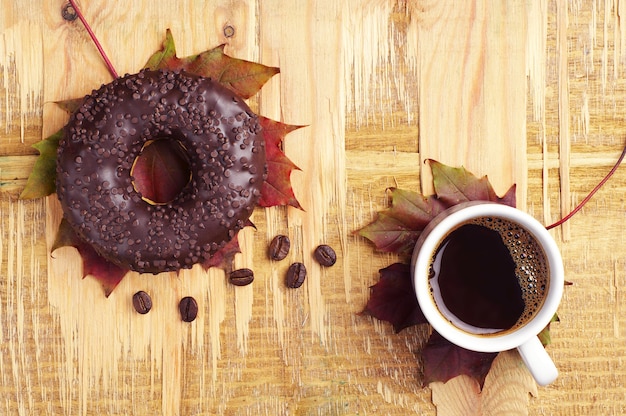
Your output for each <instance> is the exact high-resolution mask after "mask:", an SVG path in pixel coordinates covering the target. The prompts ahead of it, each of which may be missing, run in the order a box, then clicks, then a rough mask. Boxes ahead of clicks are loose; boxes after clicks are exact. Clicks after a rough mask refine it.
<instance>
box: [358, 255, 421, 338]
mask: <svg viewBox="0 0 626 416" xmlns="http://www.w3.org/2000/svg"><path fill="white" fill-rule="evenodd" d="M370 289H371V296H370V299H369V301H368V302H367V305H366V306H365V309H363V311H362V312H361V313H362V314H365V315H370V316H373V317H374V318H377V319H380V320H382V321H387V322H391V324H392V325H393V329H394V330H395V331H396V332H400V331H402V330H403V329H404V328H408V327H410V326H413V325H417V324H425V323H428V321H426V318H425V317H424V314H423V313H422V310H421V309H420V307H419V304H418V303H417V298H416V297H415V295H414V294H413V283H412V282H411V270H410V267H409V265H408V264H404V263H394V264H392V265H390V266H388V267H385V268H384V269H380V280H379V281H378V283H376V284H375V285H374V286H372V287H371V288H370Z"/></svg>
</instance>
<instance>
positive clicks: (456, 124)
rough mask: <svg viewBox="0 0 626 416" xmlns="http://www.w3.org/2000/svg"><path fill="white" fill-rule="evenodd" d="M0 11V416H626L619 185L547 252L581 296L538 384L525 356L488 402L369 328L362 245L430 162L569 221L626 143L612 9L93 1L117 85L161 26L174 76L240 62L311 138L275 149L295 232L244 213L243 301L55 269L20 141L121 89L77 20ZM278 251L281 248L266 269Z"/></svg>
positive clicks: (510, 366) (448, 1)
mask: <svg viewBox="0 0 626 416" xmlns="http://www.w3.org/2000/svg"><path fill="white" fill-rule="evenodd" d="M0 4H1V7H0V75H1V76H0V144H1V145H0V234H1V237H0V318H1V319H0V414H7V415H52V414H54V415H57V414H58V415H102V414H108V415H130V414H134V415H155V414H163V415H179V414H180V415H195V414H228V415H230V414H232V415H334V414H337V415H344V414H346V415H354V414H359V415H364V414H368V415H385V414H390V415H406V414H412V413H414V414H424V415H429V414H432V415H434V414H437V415H459V414H468V415H469V414H496V415H501V414H520V415H521V414H531V415H537V414H549V415H568V416H570V415H621V414H625V413H626V386H625V384H626V366H625V365H624V364H625V363H624V356H625V353H626V344H625V342H624V341H625V335H626V307H622V306H621V304H622V298H623V297H624V290H625V285H626V277H625V272H626V260H625V259H624V253H625V252H626V239H625V237H624V233H623V231H622V229H623V223H624V219H625V214H624V212H625V199H626V187H625V185H624V184H626V169H620V170H618V172H617V174H616V175H615V176H614V177H613V178H612V179H611V181H609V182H608V183H607V184H606V186H605V187H604V188H603V189H602V190H601V191H600V192H599V193H598V194H597V195H596V196H595V197H594V198H593V199H592V200H591V202H590V203H589V204H588V205H587V206H586V207H585V208H584V209H583V210H582V211H581V212H580V213H579V214H578V215H576V216H575V217H574V218H573V219H572V220H571V221H569V222H568V223H566V225H565V226H563V227H559V228H557V229H555V230H554V231H553V235H554V237H555V238H556V240H557V242H558V243H559V245H560V247H561V249H562V254H563V257H564V261H565V270H566V279H567V280H569V281H571V282H573V285H572V286H568V287H567V288H566V291H565V296H564V299H563V303H562V305H561V307H560V309H559V315H560V317H561V322H559V323H557V324H554V325H553V329H552V337H553V344H552V345H551V346H549V347H548V349H549V353H550V354H551V356H552V357H553V358H554V360H555V362H556V364H557V366H558V367H559V369H560V372H561V373H560V377H559V378H558V380H557V381H556V382H555V383H554V384H552V385H550V386H548V387H542V388H538V387H536V386H535V385H534V383H533V382H532V380H530V379H529V375H528V373H527V372H526V370H525V369H524V367H523V365H522V364H521V362H520V359H519V357H518V356H517V354H516V353H515V352H509V353H506V354H502V355H501V356H500V357H499V358H498V360H497V361H496V363H495V364H494V369H493V370H492V373H491V374H490V375H489V377H488V379H487V381H486V384H485V388H484V390H483V393H482V394H481V395H478V394H477V392H476V386H475V385H474V384H472V383H471V381H470V380H468V379H466V378H464V377H460V378H457V379H454V380H452V381H450V382H449V383H447V384H445V385H442V384H441V383H436V384H434V385H431V386H430V387H422V375H421V364H420V357H419V352H420V350H421V348H422V347H423V345H424V343H425V341H426V339H427V336H428V329H427V328H426V327H413V328H410V329H407V330H405V331H403V332H401V333H400V334H395V333H394V332H393V330H392V328H391V326H390V325H389V324H387V323H381V322H378V321H376V320H374V319H372V318H369V317H366V316H360V315H359V314H358V313H359V312H360V311H361V310H362V309H363V307H364V305H365V303H366V301H367V299H368V296H369V286H370V285H372V284H374V283H375V282H376V281H377V280H378V270H379V269H380V268H382V267H385V266H387V265H389V264H391V263H392V262H393V261H395V260H396V258H395V257H394V256H392V255H387V254H380V253H376V252H375V251H374V250H373V248H372V246H371V245H370V244H369V243H368V242H367V241H365V240H363V239H362V238H360V237H358V236H356V235H355V234H354V230H356V229H358V228H359V227H361V226H363V225H364V224H366V223H367V222H369V221H371V220H372V219H373V218H374V216H375V213H376V211H377V210H380V209H383V208H384V207H386V206H387V205H388V200H387V194H386V192H385V189H386V188H387V187H390V186H398V187H401V188H406V189H414V190H420V189H421V190H423V191H424V192H425V193H430V192H432V186H431V184H430V176H429V172H428V168H427V165H425V164H424V163H423V161H424V160H425V159H428V158H433V159H436V160H439V161H441V162H443V163H445V164H448V165H453V166H460V165H464V166H465V167H466V168H468V169H469V170H470V171H472V172H474V173H475V174H476V175H481V176H482V175H485V174H487V175H489V179H490V180H491V182H492V183H493V184H494V186H495V188H496V190H497V192H499V193H503V192H504V191H505V190H506V189H507V188H508V187H509V186H510V185H511V184H513V183H517V185H518V187H517V198H518V207H519V208H521V209H523V210H526V211H528V212H530V213H531V214H532V215H533V216H535V217H536V218H537V219H538V220H540V221H542V222H543V223H545V224H548V223H552V222H554V221H556V220H558V219H559V218H561V216H563V215H564V214H566V213H567V212H569V210H571V208H572V207H573V206H575V205H576V204H577V203H578V202H579V201H580V200H581V199H582V198H583V197H584V196H585V195H586V194H587V193H588V192H589V191H590V190H591V189H592V188H593V187H594V186H595V184H596V183H598V181H599V180H600V179H601V178H602V177H603V176H604V175H605V174H606V172H607V171H608V170H609V169H610V167H611V166H612V165H613V163H614V162H615V161H616V159H617V157H618V156H619V153H620V151H621V149H622V147H623V146H624V143H625V141H626V124H625V123H624V119H625V114H626V66H625V65H626V29H625V27H626V26H625V25H626V21H625V20H624V16H626V4H625V3H624V2H614V1H609V0H605V1H602V0H594V1H569V2H566V1H560V0H556V1H546V0H537V1H523V0H510V1H500V0H493V1H488V0H476V1H473V2H465V1H464V2H461V1H454V0H425V1H418V0H395V1H394V0H345V1H336V0H296V1H289V2H287V1H279V0H207V1H193V0H161V1H156V2H155V1H140V0H134V1H127V2H121V1H119V2H116V1H105V0H82V1H81V2H80V5H81V8H82V9H83V12H84V13H85V15H86V17H87V19H88V20H89V21H90V22H91V23H92V26H93V29H94V31H95V32H96V34H97V35H98V37H99V38H100V40H101V41H102V43H103V45H104V47H105V49H106V50H107V51H108V53H109V56H110V58H111V60H112V61H113V63H114V65H115V66H116V68H117V69H118V71H119V72H120V73H132V72H135V71H137V70H138V69H139V68H140V67H141V66H142V65H143V64H144V63H145V61H146V59H147V58H148V56H149V55H150V54H151V53H152V52H154V51H155V50H157V49H158V48H159V47H160V44H161V42H162V40H163V38H164V35H165V30H166V29H167V28H170V29H171V30H172V33H173V34H174V38H175V40H176V45H177V48H178V52H179V55H180V56H185V55H189V54H192V53H197V52H200V51H203V50H206V49H209V48H211V47H214V46H217V45H218V44H221V43H226V52H227V53H228V54H230V55H232V56H235V57H239V58H244V59H249V60H254V61H258V62H261V63H264V64H266V65H273V66H279V67H280V69H281V74H280V75H278V76H276V77H274V78H273V79H272V80H271V81H270V82H269V83H268V84H267V85H266V86H265V87H264V89H263V90H262V92H261V94H260V95H259V96H258V97H256V98H254V99H252V100H251V105H252V106H253V108H255V109H257V110H258V112H259V113H260V114H262V115H265V116H268V117H271V118H274V119H277V120H281V121H283V122H286V123H289V124H299V125H307V126H308V127H305V128H302V129H300V130H298V131H296V132H294V133H292V134H290V135H289V136H288V137H287V140H286V143H285V151H286V153H287V155H288V156H289V157H290V158H291V159H292V160H293V161H294V162H295V163H296V164H297V165H298V166H299V167H300V168H301V169H302V170H301V171H297V172H294V173H293V175H292V179H293V183H294V189H295V193H296V195H297V197H298V199H299V200H300V202H301V203H302V205H303V207H304V208H305V211H299V210H296V209H292V208H285V207H279V208H270V209H260V208H259V209H257V210H256V211H255V213H254V215H253V218H252V220H253V222H254V223H255V224H256V225H257V230H256V231H254V230H252V229H246V230H245V232H244V233H243V234H244V236H243V243H242V248H243V254H242V255H238V257H237V259H236V263H237V266H248V267H251V268H253V269H254V271H255V275H256V280H255V281H254V283H253V284H252V285H251V286H248V287H241V288H239V287H234V286H232V285H229V284H228V283H227V282H226V280H225V278H224V274H223V272H222V271H220V270H216V269H211V270H210V271H209V272H208V273H205V272H202V271H201V270H200V269H195V268H194V269H192V270H191V271H185V272H182V273H180V275H178V276H177V275H175V274H162V275H158V276H142V275H137V274H134V275H130V276H129V277H127V278H125V279H124V280H123V282H122V283H121V284H120V286H119V287H118V288H117V289H116V290H115V291H114V292H113V294H112V295H111V296H110V297H109V298H108V299H107V298H105V297H104V296H103V295H102V291H101V289H100V287H99V286H98V284H97V282H95V281H94V280H93V279H92V278H89V277H88V278H86V279H84V280H82V279H81V278H80V262H79V259H78V256H77V254H76V252H75V251H74V250H73V249H69V248H68V249H62V250H59V251H57V252H56V253H55V254H54V255H53V256H51V255H50V253H49V246H50V244H51V242H52V239H53V238H54V235H55V230H56V227H57V225H58V223H59V221H60V209H59V205H58V202H57V200H56V198H55V197H54V196H53V197H50V198H47V199H45V200H35V201H20V200H18V199H17V196H18V195H19V192H20V191H21V189H22V188H23V187H24V184H25V181H26V178H27V176H28V174H29V172H30V169H31V167H32V165H33V163H34V160H35V158H36V152H35V150H34V149H32V148H31V145H32V144H33V143H35V142H37V141H39V140H40V139H41V138H42V137H46V136H47V135H49V134H51V133H52V132H54V131H56V130H57V129H59V128H60V127H61V126H62V125H63V124H64V122H65V121H66V119H67V117H66V116H65V114H64V113H63V112H62V111H61V110H59V109H58V108H56V106H55V105H54V104H53V101H58V100H63V99H69V98H76V97H78V96H81V95H84V94H87V93H89V92H90V91H91V90H92V89H93V88H96V87H98V86H100V85H101V84H103V83H107V82H109V81H110V80H111V78H110V75H109V74H108V72H107V70H106V68H105V66H104V65H103V62H102V60H101V58H100V57H99V55H98V53H97V51H96V49H95V48H94V46H93V44H92V43H91V42H90V40H89V38H88V35H87V34H86V32H85V30H84V28H83V27H82V25H80V23H79V22H78V21H75V22H71V23H70V22H66V21H65V20H63V19H62V17H61V8H62V6H63V4H64V1H63V0H47V1H41V2H40V1H29V2H25V1H22V0H1V1H0ZM226 26H232V28H234V36H232V37H228V38H227V37H225V35H224V28H225V27H226ZM279 233H284V234H288V235H289V236H290V237H291V238H292V241H293V250H292V252H291V254H290V257H289V258H288V259H287V260H285V261H283V262H280V263H276V262H270V261H268V260H267V259H266V247H267V244H268V242H269V241H270V240H271V238H272V237H273V236H274V235H276V234H279ZM320 243H327V244H330V245H332V246H334V247H335V248H336V250H337V252H338V254H339V260H338V262H337V264H336V265H335V266H334V267H332V268H328V269H321V268H320V267H319V266H317V265H316V264H315V262H313V260H312V255H311V252H312V250H313V248H314V247H315V246H316V245H317V244H320ZM293 261H303V262H304V263H305V264H306V266H307V267H308V268H309V272H310V274H309V277H308V280H307V281H306V283H305V285H304V286H303V287H302V288H300V289H299V290H288V289H286V288H285V287H284V284H283V275H284V273H285V269H286V268H287V266H288V264H289V263H290V262H293ZM137 290H146V291H148V292H150V293H151V294H152V299H153V302H154V308H153V310H152V311H151V312H150V313H149V314H148V315H145V316H143V315H139V314H137V313H135V312H134V311H133V310H132V304H131V297H132V294H133V293H134V292H136V291H137ZM188 295H189V296H194V297H195V298H196V299H197V300H198V302H199V304H200V313H199V316H198V319H197V320H196V321H195V322H193V323H192V324H187V323H183V322H181V321H180V318H179V316H178V313H177V303H178V300H179V299H180V298H181V297H183V296H188ZM529 393H531V394H530V395H529ZM433 403H436V406H435V404H433Z"/></svg>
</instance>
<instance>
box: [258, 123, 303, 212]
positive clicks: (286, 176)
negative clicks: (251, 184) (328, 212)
mask: <svg viewBox="0 0 626 416" xmlns="http://www.w3.org/2000/svg"><path fill="white" fill-rule="evenodd" d="M259 123H260V124H261V127H262V128H263V130H261V132H262V134H263V138H264V139H265V157H266V161H267V179H265V182H264V183H263V187H262V188H261V199H260V201H259V205H260V206H262V207H272V206H275V205H291V206H293V207H296V208H300V209H302V207H301V206H300V203H299V202H298V200H297V199H296V196H295V195H294V193H293V188H292V187H291V182H290V176H291V172H292V171H294V170H299V169H300V168H298V167H297V166H296V165H295V164H294V163H293V162H292V161H291V160H289V159H288V158H287V156H285V154H284V153H283V151H282V150H281V148H280V145H281V143H282V141H283V140H284V138H285V136H286V135H287V134H288V133H290V132H292V131H294V130H296V129H299V128H301V127H302V126H291V125H288V124H284V123H280V122H278V121H274V120H270V119H269V118H266V117H259Z"/></svg>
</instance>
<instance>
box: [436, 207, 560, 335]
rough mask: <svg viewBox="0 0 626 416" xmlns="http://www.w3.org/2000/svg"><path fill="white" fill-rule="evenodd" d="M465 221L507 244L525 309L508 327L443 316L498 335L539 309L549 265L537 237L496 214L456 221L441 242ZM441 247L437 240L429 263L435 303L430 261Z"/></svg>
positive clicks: (520, 324)
mask: <svg viewBox="0 0 626 416" xmlns="http://www.w3.org/2000/svg"><path fill="white" fill-rule="evenodd" d="M467 224H475V225H479V226H483V227H485V228H489V229H491V230H494V231H496V232H498V233H499V234H500V237H501V238H502V242H503V243H504V244H505V246H506V247H507V248H508V250H509V253H510V254H511V257H512V258H513V261H514V262H515V265H516V266H515V274H516V276H517V279H518V282H519V285H520V288H521V289H522V297H523V299H524V304H525V309H524V312H523V313H522V314H521V315H520V318H519V319H518V320H517V322H516V323H515V324H514V325H513V326H512V327H511V328H498V329H485V328H474V327H471V326H469V325H467V324H465V323H464V322H462V319H460V318H459V317H455V316H454V315H452V317H448V316H447V317H446V318H447V319H449V320H450V321H451V322H452V323H453V324H454V325H455V326H458V327H460V328H461V329H464V330H466V331H469V332H476V333H481V334H486V335H487V334H494V335H501V334H502V333H503V332H509V331H512V330H515V329H517V328H520V327H522V326H524V325H525V324H526V323H528V322H529V321H530V320H531V319H532V318H533V317H534V316H535V314H536V313H537V312H538V311H539V310H540V309H541V306H542V305H543V302H544V300H545V297H546V295H547V293H548V284H549V279H548V276H549V269H548V264H547V261H546V255H545V253H544V251H543V249H542V248H541V246H540V245H539V243H538V242H537V240H536V239H535V238H534V237H533V236H532V235H531V234H530V232H528V231H527V230H526V229H525V228H523V227H522V226H520V225H519V224H515V223H513V222H511V221H509V220H506V219H503V218H497V217H482V218H475V219H472V220H468V221H465V222H463V223H462V224H459V225H458V226H457V227H456V228H454V229H453V230H450V232H449V233H448V234H447V235H446V236H445V237H444V238H442V239H441V241H442V243H443V242H445V241H446V239H447V236H448V235H450V234H451V233H452V232H453V231H454V230H456V229H458V228H460V227H462V226H464V225H467ZM444 249H445V245H444V246H443V247H442V244H439V246H438V247H437V250H436V251H435V253H434V254H433V259H432V261H431V266H430V267H431V271H430V274H431V278H430V282H431V294H433V297H434V298H435V299H434V300H435V303H437V304H439V302H443V301H442V300H441V298H440V294H439V288H438V287H433V286H434V285H433V284H432V283H433V281H435V282H436V280H437V279H436V276H434V272H433V265H434V263H435V262H436V261H438V258H440V257H441V256H440V254H441V253H440V252H442V251H443V250H444ZM437 298H439V299H437ZM440 309H444V310H445V311H446V313H450V312H449V311H448V310H447V308H446V307H445V305H444V307H443V308H441V307H440ZM444 315H445V314H444ZM458 321H461V322H458ZM468 328H472V329H468Z"/></svg>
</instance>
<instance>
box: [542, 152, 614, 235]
mask: <svg viewBox="0 0 626 416" xmlns="http://www.w3.org/2000/svg"><path fill="white" fill-rule="evenodd" d="M624 156H626V146H625V147H624V149H622V154H621V155H620V156H619V158H618V159H617V162H615V165H614V166H613V168H612V169H611V170H610V171H609V173H607V174H606V176H605V177H604V179H602V180H601V181H600V183H598V184H597V185H596V186H595V188H593V189H592V190H591V192H589V195H587V196H586V197H585V199H583V200H582V201H580V203H579V204H578V205H577V206H576V208H574V209H573V210H572V212H570V213H569V214H567V215H566V216H565V217H563V218H561V219H560V220H559V221H557V222H555V223H554V224H551V225H548V226H547V227H546V228H547V229H548V230H550V229H552V228H554V227H558V226H559V225H561V224H563V223H564V222H565V221H567V220H569V219H570V218H572V217H573V216H574V214H576V213H577V212H578V211H580V209H581V208H582V207H583V206H584V205H585V204H586V203H587V202H589V200H590V199H591V198H592V197H593V196H594V195H595V193H596V192H598V191H599V190H600V188H602V187H603V186H604V184H605V183H606V182H607V181H608V180H609V178H610V177H611V176H613V174H614V173H615V171H617V168H618V167H619V165H620V164H621V163H622V160H624Z"/></svg>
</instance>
